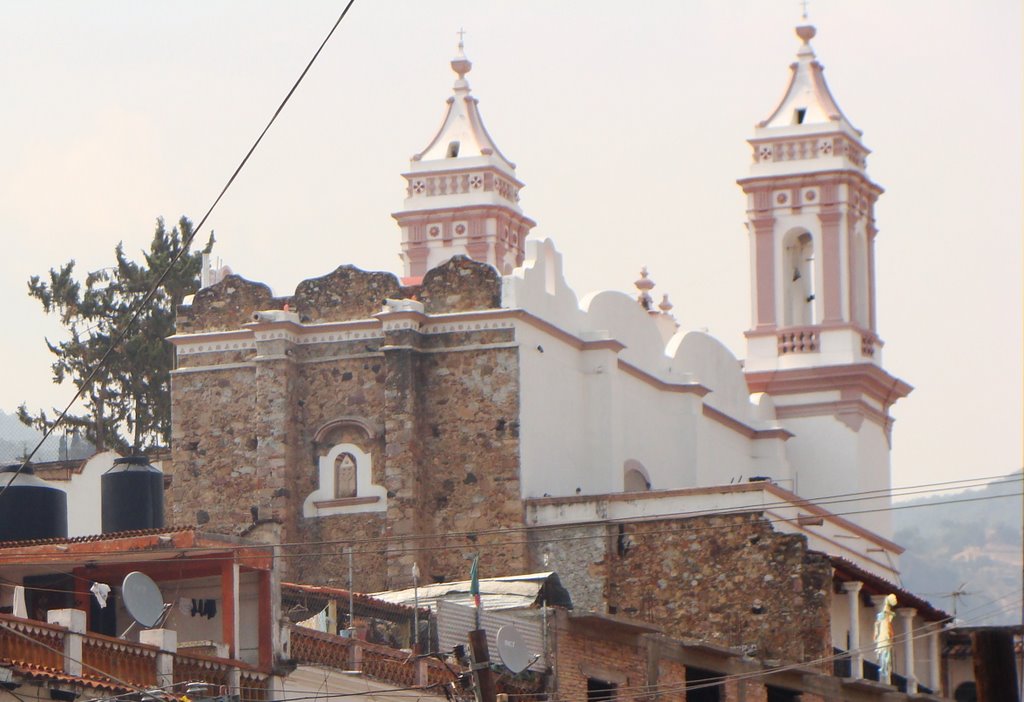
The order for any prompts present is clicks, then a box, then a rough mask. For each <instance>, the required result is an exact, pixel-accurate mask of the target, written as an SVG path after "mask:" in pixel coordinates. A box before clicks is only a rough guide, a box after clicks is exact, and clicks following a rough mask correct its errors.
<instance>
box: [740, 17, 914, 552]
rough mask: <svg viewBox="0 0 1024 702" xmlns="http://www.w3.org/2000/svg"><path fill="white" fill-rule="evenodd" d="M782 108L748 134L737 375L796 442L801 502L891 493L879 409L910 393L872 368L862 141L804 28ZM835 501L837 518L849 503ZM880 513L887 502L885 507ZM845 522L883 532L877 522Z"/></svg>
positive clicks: (876, 363) (886, 437)
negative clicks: (746, 256)
mask: <svg viewBox="0 0 1024 702" xmlns="http://www.w3.org/2000/svg"><path fill="white" fill-rule="evenodd" d="M796 33H797V36H799V37H800V39H801V40H802V45H801V46H800V49H799V51H798V52H797V61H796V62H795V63H794V64H792V66H791V68H792V77H791V79H790V82H789V86H788V88H787V90H786V93H785V95H784V97H783V98H782V101H781V102H780V103H779V105H778V107H776V108H775V110H774V111H773V112H772V113H771V115H770V116H769V117H768V119H766V120H764V121H763V122H761V123H760V124H759V125H758V126H757V127H756V129H755V130H754V137H753V138H752V139H750V140H749V143H750V145H751V146H752V147H753V164H752V165H751V167H750V175H749V176H748V177H746V178H743V179H741V180H740V181H739V184H740V186H741V187H742V188H743V192H744V193H746V195H747V217H748V223H747V228H748V232H749V237H750V260H751V276H752V280H751V283H752V285H751V290H752V324H751V329H750V330H749V331H748V332H747V333H746V336H747V358H746V361H745V372H746V375H747V382H748V385H749V386H750V390H751V392H768V393H770V394H771V395H772V396H773V397H774V398H775V402H776V406H777V412H778V416H779V418H780V419H781V420H782V421H783V423H784V425H785V426H786V428H787V429H789V430H791V431H793V432H794V433H795V434H796V436H795V437H794V438H793V439H791V440H790V441H789V442H787V450H788V452H789V453H790V462H791V465H792V466H793V467H794V470H795V472H796V473H797V484H796V488H797V490H798V492H799V494H800V495H802V496H804V497H808V498H819V497H825V496H829V495H833V494H835V495H839V494H843V495H850V494H855V493H865V492H867V491H871V490H878V491H887V490H888V489H889V487H890V484H891V479H890V468H889V448H890V442H891V428H892V418H891V417H890V415H889V407H890V406H891V405H892V404H893V403H894V402H895V401H896V400H898V399H899V398H901V397H905V396H906V395H907V394H908V393H909V392H910V390H911V387H910V386H909V385H907V384H906V383H905V382H903V381H902V380H899V379H898V378H895V377H893V376H891V375H889V374H888V373H887V372H886V371H885V370H883V369H882V341H881V339H879V337H878V334H877V331H876V319H875V258H874V243H875V236H876V234H877V230H876V228H875V217H874V207H875V201H876V200H877V199H878V196H879V195H881V193H882V189H881V188H880V187H879V186H878V185H876V184H875V183H873V182H872V181H871V179H870V178H869V177H868V175H867V172H866V170H865V168H866V157H867V154H868V153H869V152H868V149H866V148H865V147H864V145H863V143H862V142H861V132H860V130H858V129H856V128H855V127H854V126H853V125H852V124H851V123H850V121H849V120H848V119H847V118H846V116H845V115H844V114H843V113H842V111H841V110H840V109H839V106H838V105H837V104H836V101H835V99H834V98H833V97H832V94H831V93H830V92H829V89H828V86H827V85H826V84H825V77H824V74H823V68H822V66H821V64H820V63H818V61H817V60H816V58H815V55H814V51H813V50H812V49H811V45H810V40H811V39H812V38H813V37H814V35H815V29H814V27H811V26H801V27H797V30H796ZM851 504H853V505H857V507H856V509H858V510H863V509H865V507H864V506H863V505H859V504H858V503H843V504H842V508H841V509H836V511H838V512H840V513H842V512H844V511H846V509H847V508H849V507H850V505H851ZM886 504H887V501H886ZM854 521H858V522H861V523H862V524H865V525H868V526H870V527H871V528H873V529H874V530H876V531H879V532H880V533H882V534H883V535H884V534H888V532H889V531H890V529H889V527H888V524H889V522H888V515H887V514H885V513H884V512H882V511H879V512H877V513H868V514H863V515H858V517H856V518H854Z"/></svg>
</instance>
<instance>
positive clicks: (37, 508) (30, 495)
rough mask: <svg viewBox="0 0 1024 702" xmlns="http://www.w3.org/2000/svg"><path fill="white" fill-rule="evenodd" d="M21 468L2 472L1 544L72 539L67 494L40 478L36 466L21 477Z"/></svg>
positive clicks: (10, 468)
mask: <svg viewBox="0 0 1024 702" xmlns="http://www.w3.org/2000/svg"><path fill="white" fill-rule="evenodd" d="M20 467H21V464H14V465H12V466H6V467H4V468H0V490H3V494H2V495H0V541H25V540H28V539H66V538H68V495H67V493H66V492H64V491H63V490H61V489H60V488H58V487H54V486H53V485H50V484H49V483H47V482H46V481H45V480H42V479H41V478H37V477H36V475H35V471H33V470H32V466H25V468H24V469H22V471H21V472H20V473H18V468H20ZM16 473H17V476H16V477H15V478H14V482H13V483H12V482H11V477H12V476H14V475H15V474H16ZM8 483H10V487H7V485H8ZM5 487H6V488H7V489H6V490H5V489H4V488H5Z"/></svg>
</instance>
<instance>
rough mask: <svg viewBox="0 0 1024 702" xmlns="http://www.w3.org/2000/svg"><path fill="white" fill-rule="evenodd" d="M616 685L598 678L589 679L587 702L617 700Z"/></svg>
mask: <svg viewBox="0 0 1024 702" xmlns="http://www.w3.org/2000/svg"><path fill="white" fill-rule="evenodd" d="M616 687H618V686H617V685H616V684H615V683H612V682H608V681H607V680H598V679H597V678H587V702H602V701H603V700H614V699H615V688H616Z"/></svg>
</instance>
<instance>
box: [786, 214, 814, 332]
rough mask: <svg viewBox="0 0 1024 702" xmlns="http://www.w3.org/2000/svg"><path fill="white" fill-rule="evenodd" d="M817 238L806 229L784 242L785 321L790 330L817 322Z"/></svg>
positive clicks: (787, 233) (795, 232)
mask: <svg viewBox="0 0 1024 702" xmlns="http://www.w3.org/2000/svg"><path fill="white" fill-rule="evenodd" d="M816 283H817V281H816V280H815V274H814V237H813V236H812V235H811V233H810V232H809V231H807V230H806V229H802V228H797V229H791V230H789V231H788V232H786V236H785V237H783V240H782V304H783V307H782V321H783V324H784V325H785V326H787V327H800V326H808V325H811V324H814V323H815V298H816V297H817V295H816Z"/></svg>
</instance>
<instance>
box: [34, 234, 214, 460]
mask: <svg viewBox="0 0 1024 702" xmlns="http://www.w3.org/2000/svg"><path fill="white" fill-rule="evenodd" d="M191 235H192V222H190V221H189V220H188V218H187V217H182V218H181V219H180V220H179V221H178V226H176V227H174V228H172V229H171V230H170V231H167V228H166V226H165V225H164V220H163V218H159V219H157V222H156V230H155V232H154V234H153V240H152V241H151V242H150V246H149V251H147V252H143V254H144V261H143V262H141V263H138V262H135V261H133V260H131V259H130V258H129V257H128V256H126V255H125V252H124V244H123V242H122V243H119V244H118V245H117V247H116V248H115V250H114V253H115V265H114V266H112V267H110V268H104V269H102V270H99V271H94V272H92V273H89V274H87V275H86V276H85V279H84V280H83V281H80V280H77V279H76V278H75V277H74V269H75V262H74V260H71V261H69V262H67V263H66V264H64V265H63V266H61V267H60V268H55V269H50V274H49V280H48V281H43V280H42V279H41V277H40V276H33V277H32V278H31V279H30V280H29V283H28V288H29V295H30V296H31V297H34V298H36V299H37V300H39V302H40V304H42V306H43V310H44V311H45V312H46V313H47V314H56V315H59V317H60V321H61V324H62V325H63V326H64V327H65V328H66V329H67V331H68V337H69V338H68V339H67V340H66V341H60V342H57V343H54V342H51V341H50V340H49V339H47V340H46V346H47V348H49V350H50V352H51V353H52V354H53V355H54V356H55V357H56V360H55V361H54V362H53V364H52V366H51V368H52V370H53V380H54V382H55V383H64V382H65V381H69V382H71V383H72V384H74V385H75V387H76V388H79V389H81V388H83V386H84V385H85V382H86V379H87V378H88V376H89V374H90V373H91V372H92V371H93V370H94V369H95V368H96V367H97V365H98V363H99V360H100V358H102V356H103V354H104V353H106V351H107V349H108V348H110V345H111V342H112V340H113V339H114V338H116V336H117V334H118V331H119V330H120V329H122V328H123V327H124V325H126V324H127V323H128V320H129V319H130V318H131V316H132V314H133V313H134V312H135V310H136V309H137V308H139V307H140V305H142V301H143V299H144V298H145V296H146V294H147V293H148V292H149V290H150V288H151V287H152V286H153V285H154V284H155V283H156V281H157V279H158V278H159V277H160V275H161V273H163V272H164V270H166V269H167V267H168V266H169V265H170V262H171V260H172V259H173V257H174V256H175V255H176V254H177V253H178V252H179V251H182V250H183V249H184V254H183V255H182V257H181V258H180V259H179V260H178V262H177V263H176V264H175V266H174V268H173V270H172V271H171V272H170V273H169V274H168V275H167V276H166V278H165V279H164V281H163V282H162V283H161V285H160V287H159V289H158V290H157V293H156V294H155V295H154V296H153V298H152V299H151V300H150V301H149V302H148V303H147V304H146V305H145V309H144V310H143V311H142V313H141V314H140V315H139V317H138V319H136V320H135V322H134V324H132V326H131V329H130V330H129V332H128V334H127V335H126V336H125V338H124V339H123V340H122V341H121V343H119V344H118V345H117V346H116V347H115V348H114V349H113V352H112V353H111V354H110V356H109V357H108V359H107V361H106V363H105V364H104V366H103V367H102V368H101V370H100V371H99V373H98V374H97V375H96V377H95V378H93V380H92V382H90V383H89V384H88V386H87V387H84V390H83V392H82V397H81V406H82V409H83V410H84V411H83V412H82V413H80V414H76V415H72V414H71V413H69V414H68V416H66V417H65V419H64V421H63V423H62V424H63V425H64V428H65V429H78V430H79V431H81V432H82V433H83V434H84V435H85V438H86V439H88V440H89V441H90V442H91V443H92V444H93V445H94V446H95V447H96V450H97V451H103V450H107V449H114V450H117V451H121V452H127V451H129V450H131V451H134V452H138V451H141V450H143V449H146V448H150V447H153V446H160V445H164V446H166V445H167V443H168V441H169V440H170V430H171V405H170V371H171V365H172V362H173V360H172V359H173V353H172V350H171V347H170V344H169V343H168V342H167V340H166V339H167V337H168V336H170V335H171V334H173V333H174V313H175V310H176V309H177V307H178V305H180V304H181V303H182V300H183V299H184V298H185V296H186V295H190V294H192V293H194V292H195V291H196V290H198V288H199V275H200V270H201V266H202V254H203V253H209V251H210V250H211V248H212V247H213V241H214V240H213V236H212V235H211V236H210V239H209V241H208V242H207V244H206V247H205V248H204V249H203V251H202V252H192V251H189V247H188V246H187V244H186V242H187V241H188V240H189V238H190V237H191ZM53 412H54V414H53V415H49V414H47V413H46V412H45V411H43V410H39V411H38V412H37V413H36V414H35V415H32V414H30V413H29V411H28V408H27V406H26V405H25V404H22V405H21V407H19V408H18V418H19V419H21V421H22V422H24V423H25V424H29V425H31V426H35V427H36V428H38V429H41V430H43V431H45V430H47V429H49V428H50V427H51V426H53V424H54V422H55V420H56V417H57V416H59V414H60V411H59V410H56V409H55V410H53Z"/></svg>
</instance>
